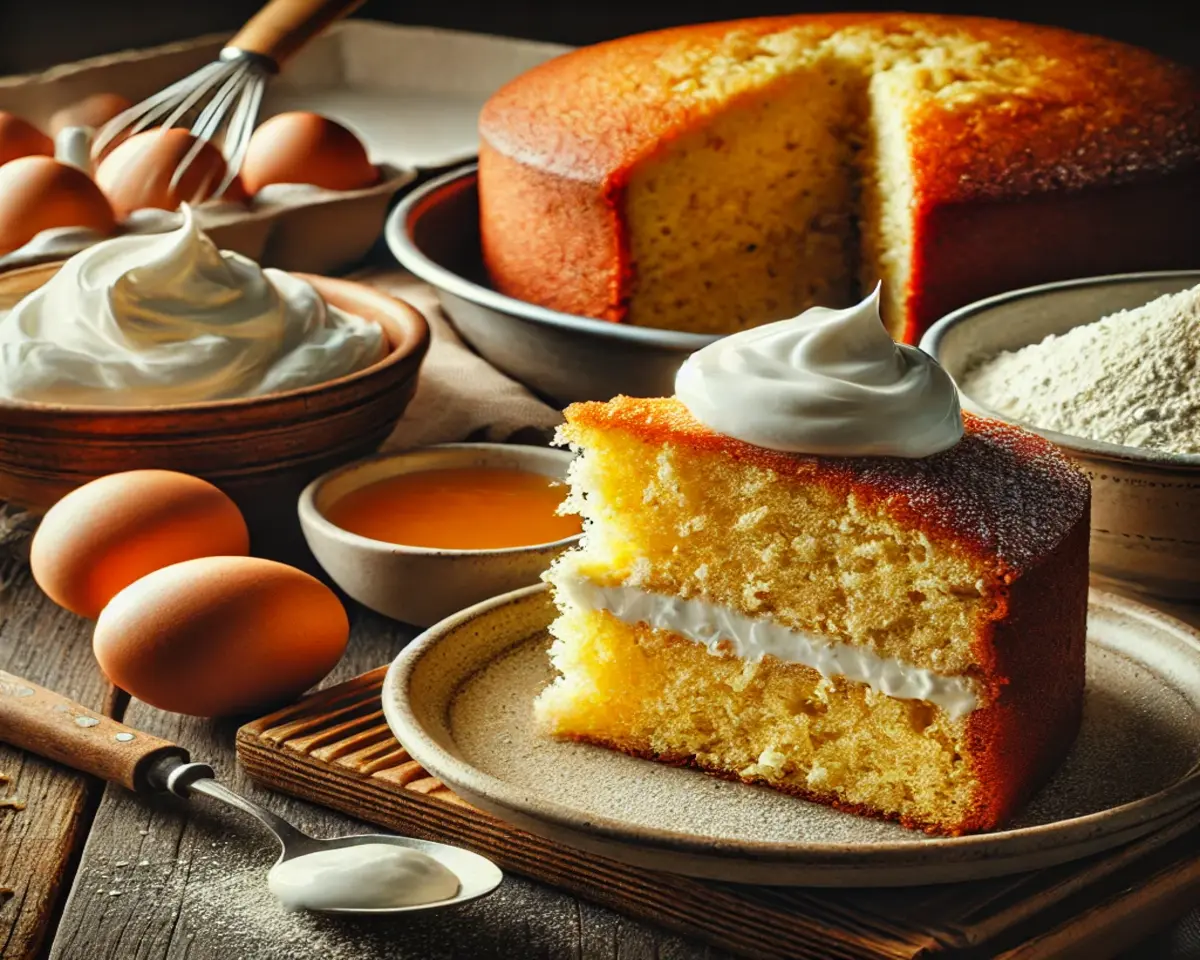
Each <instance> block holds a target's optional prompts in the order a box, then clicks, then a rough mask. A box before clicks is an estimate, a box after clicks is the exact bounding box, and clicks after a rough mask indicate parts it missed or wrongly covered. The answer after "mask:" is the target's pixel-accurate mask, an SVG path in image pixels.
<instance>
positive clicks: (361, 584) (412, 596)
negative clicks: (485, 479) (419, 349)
mask: <svg viewBox="0 0 1200 960" xmlns="http://www.w3.org/2000/svg"><path fill="white" fill-rule="evenodd" d="M571 456H572V455H571V454H570V453H569V452H568V451H566V450H554V449H551V448H549V447H526V446H517V445H515V444H506V443H447V444H443V445H441V446H434V447H425V448H423V449H420V450H412V451H408V452H405V453H397V454H390V455H383V456H378V457H372V458H370V459H367V460H362V461H360V462H358V463H352V464H349V465H348V466H345V467H342V468H340V469H338V470H334V471H332V472H330V473H327V474H325V475H324V476H323V477H318V478H317V479H316V480H314V481H313V482H312V483H310V484H309V485H308V486H307V487H306V488H305V490H304V492H303V493H302V494H301V495H300V505H299V509H300V527H301V529H302V530H303V531H304V537H305V539H306V540H307V541H308V546H309V549H310V550H311V551H312V552H313V555H314V556H315V557H316V558H317V562H318V563H320V564H321V566H322V567H323V568H324V570H325V572H326V573H328V574H329V576H330V577H332V578H333V581H334V582H335V583H336V584H337V585H338V586H339V587H341V588H342V589H343V590H344V591H345V592H346V593H347V594H349V595H350V596H351V597H353V598H354V599H355V600H357V601H358V602H359V603H361V604H363V605H364V606H366V607H370V608H371V609H372V610H375V611H376V612H378V613H382V614H383V615H384V616H388V617H392V618H393V619H395V620H401V621H403V622H405V623H411V624H415V625H416V626H420V627H428V626H430V625H432V624H434V623H437V622H438V621H439V620H442V619H444V618H445V617H448V616H449V615H450V614H452V613H456V612H457V611H459V610H462V609H463V608H465V607H469V606H471V605H472V604H475V603H479V602H480V601H482V600H487V599H489V598H491V597H494V596H497V595H499V594H502V593H507V592H508V591H510V590H515V589H517V588H518V587H527V586H529V585H530V584H534V583H537V582H538V579H539V578H540V577H541V575H542V573H543V572H544V571H545V569H546V568H547V567H548V566H549V565H550V562H551V561H552V560H554V558H555V557H557V556H558V555H559V554H560V553H562V552H563V551H564V550H566V549H567V548H568V547H570V546H572V545H574V544H575V543H577V542H578V541H579V535H578V534H577V535H575V536H573V537H567V538H566V539H564V540H556V541H554V542H553V543H540V544H534V545H532V546H525V547H508V548H505V549H498V550H440V549H434V548H432V547H409V546H402V545H398V544H394V543H384V542H382V541H379V540H371V539H369V538H368V537H360V536H358V535H357V534H354V533H350V532H349V531H348V530H343V529H342V528H341V527H339V526H337V525H336V524H334V523H331V522H330V521H329V520H328V519H326V517H325V511H326V510H328V509H329V507H330V506H331V505H332V504H333V503H335V502H336V501H338V500H339V499H341V498H342V497H344V496H346V494H348V493H350V492H351V491H352V490H357V489H359V488H360V487H364V486H366V485H367V484H370V483H374V482H376V481H378V480H383V479H385V478H387V477H394V476H399V475H400V474H405V473H418V472H420V471H423V470H445V469H454V468H459V469H461V468H466V467H475V468H479V467H482V468H485V469H486V468H491V469H509V470H527V471H530V472H532V473H540V474H542V475H543V476H547V477H554V478H555V479H558V480H562V479H565V478H566V474H567V465H568V464H569V463H570V462H571Z"/></svg>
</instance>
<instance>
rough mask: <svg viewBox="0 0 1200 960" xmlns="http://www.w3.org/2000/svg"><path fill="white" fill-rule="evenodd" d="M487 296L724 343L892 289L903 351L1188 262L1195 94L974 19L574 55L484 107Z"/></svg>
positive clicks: (1092, 54) (706, 39)
mask: <svg viewBox="0 0 1200 960" xmlns="http://www.w3.org/2000/svg"><path fill="white" fill-rule="evenodd" d="M480 132H481V139H482V144H481V150H480V169H479V191H480V208H481V230H482V240H483V252H484V258H485V262H486V265H487V268H488V270H489V272H490V275H491V278H492V281H493V283H494V284H495V286H496V287H497V289H499V290H501V291H502V292H504V293H507V294H509V295H511V296H514V297H517V298H520V299H523V300H526V301H529V302H532V303H537V304H540V305H543V306H548V307H551V308H554V309H558V310H562V311H565V312H568V313H574V314H579V315H584V316H591V317H598V318H603V319H608V320H614V321H624V322H630V323H634V324H641V325H648V326H660V327H669V328H674V329H686V330H696V331H704V332H729V331H733V330H736V329H740V328H742V327H746V326H752V325H755V324H758V323H763V322H768V321H772V320H778V319H782V318H784V317H788V316H793V315H795V314H797V313H799V312H800V311H801V310H803V309H805V308H807V307H809V306H811V305H813V304H820V305H824V306H830V307H841V306H846V305H849V304H850V303H852V302H854V301H855V300H856V299H857V297H858V295H859V293H860V291H861V290H862V289H863V288H864V287H867V288H869V287H870V286H871V285H873V284H874V283H875V281H876V280H879V279H882V280H883V281H884V293H885V298H886V299H885V303H884V319H885V321H886V322H887V323H888V325H889V327H890V329H891V330H892V332H893V335H894V336H896V337H897V338H899V339H904V340H907V341H909V342H913V341H915V340H916V339H918V338H919V336H920V334H921V333H922V332H923V331H924V330H925V329H926V328H927V327H928V326H929V325H930V324H931V323H932V322H933V321H935V320H936V319H938V318H939V317H940V316H941V315H943V314H944V313H946V312H947V311H949V310H950V309H953V308H955V307H957V306H960V305H962V304H964V303H967V302H970V301H972V300H975V299H978V298H980V297H983V296H987V295H990V294H993V293H997V292H1001V291H1003V290H1007V289H1012V288H1015V287H1020V286H1024V285H1029V284H1034V283H1039V282H1047V281H1052V280H1059V279H1064V278H1068V277H1072V276H1084V275H1095V274H1104V273H1111V272H1124V271H1133V270H1144V269H1166V268H1175V267H1190V266H1194V265H1195V263H1196V261H1197V260H1198V259H1200V221H1198V220H1197V219H1196V218H1194V217H1187V216H1183V215H1181V212H1182V211H1184V210H1189V209H1194V208H1195V207H1196V203H1197V201H1198V200H1200V81H1198V80H1197V77H1196V75H1195V73H1193V72H1191V71H1189V70H1187V69H1185V68H1183V67H1180V66H1178V65H1175V64H1172V63H1170V62H1168V61H1165V60H1163V59H1161V58H1158V57H1156V56H1155V55H1153V54H1151V53H1149V52H1147V51H1144V50H1140V49H1137V48H1135V47H1130V46H1127V45H1124V44H1120V43H1116V42H1112V41H1109V40H1104V39H1100V38H1096V37H1090V36H1084V35H1080V34H1075V33H1071V32H1068V31H1064V30H1061V29H1055V28H1049V27H1041V26H1034V25H1030V24H1021V23H1013V22H1007V21H1000V20H991V19H983V18H967V17H950V16H925V15H921V16H916V15H906V14H846V15H828V16H796V17H775V18H766V19H755V20H745V21H734V22H728V23H717V24H707V25H700V26H694V27H684V28H678V29H672V30H665V31H661V32H656V33H650V34H643V35H638V36H633V37H627V38H624V39H621V40H616V41H612V42H609V43H604V44H599V45H597V46H592V47H588V48H584V49H581V50H578V51H574V52H572V53H569V54H566V55H564V56H562V57H559V58H557V59H555V60H552V61H550V62H548V63H546V64H543V65H541V66H540V67H538V68H536V69H534V70H532V71H529V72H528V73H526V74H524V75H522V76H521V77H519V78H517V79H515V80H514V81H512V82H510V83H509V84H508V85H507V86H505V87H504V88H502V89H501V90H500V91H499V92H497V93H496V94H495V96H493V98H492V99H491V100H490V102H489V103H488V104H487V105H486V107H485V108H484V111H483V114H482V117H481V122H480Z"/></svg>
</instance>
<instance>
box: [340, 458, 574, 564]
mask: <svg viewBox="0 0 1200 960" xmlns="http://www.w3.org/2000/svg"><path fill="white" fill-rule="evenodd" d="M566 495H567V487H566V485H565V484H562V483H560V482H559V481H558V480H555V479H553V478H552V477H545V476H542V475H541V474H540V473H531V472H529V471H526V470H511V469H491V468H486V467H462V468H453V469H448V470H424V471H420V472H418V473H402V474H399V475H398V476H394V477H387V478H385V479H383V480H377V481H375V482H374V483H370V484H367V485H366V486H364V487H360V488H359V489H357V490H352V491H350V492H349V493H347V494H346V495H345V496H344V497H341V498H340V499H339V500H336V501H335V502H334V503H333V504H332V505H331V506H330V507H329V508H328V509H327V510H326V511H325V516H326V517H327V518H328V520H329V521H330V522H331V523H334V524H336V525H337V526H339V527H341V528H342V529H343V530H348V531H350V533H355V534H358V535H359V536H360V537H369V538H370V539H372V540H381V541H383V542H385V543H395V544H400V545H403V546H408V547H428V548H431V549H435V550H503V549H507V548H511V547H529V546H534V545H536V544H543V543H553V542H554V541H556V540H563V539H565V538H567V537H573V536H575V535H576V534H577V533H579V531H580V529H581V523H580V519H579V517H577V516H573V515H567V516H560V515H559V514H558V513H557V512H556V511H557V510H558V507H559V506H560V505H561V504H562V502H563V498H564V497H566Z"/></svg>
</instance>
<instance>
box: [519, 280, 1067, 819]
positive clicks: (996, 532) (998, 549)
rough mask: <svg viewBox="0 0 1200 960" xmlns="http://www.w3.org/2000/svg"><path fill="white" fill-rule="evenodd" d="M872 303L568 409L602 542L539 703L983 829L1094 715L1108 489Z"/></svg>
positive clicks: (704, 355) (804, 782)
mask: <svg viewBox="0 0 1200 960" xmlns="http://www.w3.org/2000/svg"><path fill="white" fill-rule="evenodd" d="M872 304H873V301H868V302H867V303H866V304H863V305H860V306H859V307H858V308H854V309H852V310H848V311H832V310H820V309H817V310H813V311H809V312H808V313H807V314H805V315H804V316H802V317H800V318H798V319H797V320H794V321H784V322H782V323H777V324H771V325H769V326H766V327H760V328H757V329H755V330H750V331H746V332H745V333H742V334H738V335H736V336H734V337H729V338H725V339H724V340H721V341H718V342H717V343H716V344H714V345H713V346H712V347H710V348H706V350H705V351H702V352H701V353H700V354H697V355H696V356H695V357H694V358H693V359H692V360H691V361H689V363H688V365H687V366H685V368H684V371H683V372H682V373H681V375H680V381H679V385H678V391H677V392H678V393H679V394H680V395H681V397H682V399H681V398H679V397H676V398H668V399H630V398H627V397H618V398H616V399H614V400H612V401H610V402H608V403H582V404H575V405H573V406H571V407H570V408H568V410H567V412H566V417H567V422H566V424H565V426H564V427H563V428H562V430H561V434H560V438H561V440H562V441H564V442H567V443H569V444H571V445H572V446H573V447H575V448H576V449H577V450H578V451H579V457H578V458H577V460H576V461H575V463H574V465H573V469H572V474H571V485H572V496H571V498H570V500H569V502H568V505H567V508H569V509H571V510H574V511H578V512H579V513H581V514H582V515H583V516H584V518H585V537H584V541H583V543H582V545H581V546H580V548H579V549H577V550H575V551H573V552H571V553H569V554H566V555H564V557H562V558H561V559H560V561H559V562H558V563H557V564H556V565H555V566H554V568H553V569H552V570H551V572H550V573H549V574H548V579H549V581H550V582H551V584H552V585H553V589H554V594H555V598H556V601H557V603H558V605H559V608H560V616H559V617H558V619H557V620H556V621H555V623H554V625H553V626H552V628H551V632H552V633H553V635H554V637H555V640H554V643H553V646H552V649H551V657H552V660H553V664H554V666H555V667H556V668H557V670H558V672H559V676H558V677H557V679H556V680H555V682H554V683H553V684H552V685H550V686H549V687H548V688H547V689H546V690H545V691H544V692H543V693H542V694H541V696H540V697H539V699H538V701H537V703H536V713H537V715H538V717H539V718H540V720H541V721H542V722H543V723H544V724H545V725H546V726H547V727H548V729H549V730H550V731H551V732H552V733H553V734H555V735H557V736H560V737H566V738H573V739H576V740H580V741H587V742H590V743H595V744H602V745H604V746H608V747H612V748H614V749H617V750H621V751H624V752H626V753H630V754H634V755H637V756H641V757H646V758H650V759H654V760H659V761H663V762H667V763H673V764H691V765H694V766H697V767H700V768H701V769H704V770H706V771H709V772H711V773H715V774H718V775H720V776H724V777H729V778H736V779H740V780H744V781H748V782H755V783H763V784H767V785H769V786H772V787H775V788H778V789H780V790H784V791H787V792H790V793H793V794H796V795H798V796H802V797H806V798H808V799H811V800H816V801H819V802H822V803H828V804H832V805H834V806H837V807H840V808H843V809H846V810H850V811H854V812H858V813H864V814H870V815H874V816H880V817H886V818H888V819H894V820H898V821H900V822H901V823H903V824H905V825H907V826H911V827H918V828H922V829H925V830H926V831H928V832H931V833H943V834H959V833H964V832H968V831H976V830H985V829H991V828H994V827H996V826H998V825H999V824H1001V823H1003V822H1004V821H1005V820H1006V819H1007V818H1008V817H1010V816H1011V814H1012V813H1013V812H1014V811H1015V810H1016V809H1017V807H1018V806H1019V805H1020V804H1021V803H1022V801H1023V800H1024V799H1025V798H1026V797H1027V796H1028V795H1029V794H1030V793H1031V792H1032V791H1033V790H1034V789H1035V788H1036V787H1037V786H1038V785H1039V784H1040V783H1041V782H1042V781H1043V780H1044V779H1045V778H1046V777H1047V775H1048V774H1049V773H1050V772H1051V771H1052V770H1053V769H1054V768H1055V766H1056V764H1057V763H1058V762H1059V761H1060V760H1061V759H1062V757H1063V755H1064V754H1065V752H1066V751H1067V749H1068V747H1069V746H1070V744H1071V743H1072V741H1073V739H1074V737H1075V734H1076V732H1077V730H1078V726H1079V721H1080V713H1081V707H1082V700H1083V683H1084V641H1085V621H1086V608H1087V546H1088V513H1089V488H1088V484H1087V481H1086V479H1085V478H1084V477H1083V476H1082V475H1081V474H1080V473H1079V472H1078V471H1077V470H1076V469H1075V468H1074V467H1072V466H1071V465H1070V464H1069V463H1068V461H1067V460H1066V458H1065V457H1064V456H1063V455H1062V454H1061V453H1059V452H1058V451H1057V449H1056V448H1055V447H1054V446H1053V445H1052V444H1050V443H1049V442H1047V441H1045V440H1043V439H1041V438H1039V437H1037V436H1035V435H1033V434H1031V433H1028V432H1025V431H1022V430H1019V429H1016V428H1013V427H1010V426H1006V425H1003V424H1000V423H997V422H994V421H990V420H984V419H980V418H977V417H973V416H971V415H961V414H960V413H959V410H958V403H957V395H956V393H955V392H954V387H953V384H952V383H951V382H950V380H949V378H948V377H947V376H946V375H945V374H944V373H943V372H942V371H941V370H940V368H937V367H936V365H934V364H933V362H932V360H930V359H929V358H928V357H925V355H923V354H920V353H919V351H917V350H915V348H911V347H900V348H898V347H896V346H895V345H893V344H892V342H891V340H890V338H888V337H887V335H886V333H884V331H883V327H882V326H881V325H880V323H879V320H878V314H877V313H876V312H875V310H874V308H873V306H872ZM685 401H686V402H685ZM713 424H716V426H717V427H718V428H719V429H715V428H714V426H713ZM733 434H740V435H741V436H742V437H749V438H750V440H747V439H743V438H740V437H739V436H735V435H733ZM767 444H770V446H768V445H767ZM796 447H810V448H814V449H817V450H818V451H819V453H817V454H809V453H801V452H797V451H796V450H795V449H794V448H796ZM789 448H792V449H789ZM839 450H840V451H844V452H845V455H835V454H834V451H839ZM860 451H867V452H868V453H869V454H870V455H861V454H860Z"/></svg>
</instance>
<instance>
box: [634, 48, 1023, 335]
mask: <svg viewBox="0 0 1200 960" xmlns="http://www.w3.org/2000/svg"><path fill="white" fill-rule="evenodd" d="M1043 60H1044V58H1040V57H1037V56H1031V55H1030V54H1029V53H1028V51H1017V50H1015V49H1009V48H1008V45H1007V44H1005V43H1003V42H1001V41H993V42H984V41H980V40H978V39H976V38H973V37H969V36H967V35H966V34H962V33H959V34H955V33H946V32H940V33H938V34H936V35H935V34H932V33H930V32H928V31H926V30H922V29H920V28H917V27H914V28H913V29H912V30H911V31H904V32H902V31H891V32H887V33H881V32H879V31H876V30H872V29H869V28H868V29H862V28H853V29H848V30H844V31H829V30H827V29H822V28H820V27H814V26H802V27H794V28H788V29H785V30H782V31H780V32H778V33H772V34H767V35H764V36H754V35H752V34H749V33H746V32H745V31H739V30H734V31H731V32H730V33H729V34H728V35H727V36H725V37H724V38H722V39H721V40H720V41H719V42H717V43H715V44H713V45H704V46H698V47H697V46H689V45H687V44H683V45H681V46H680V47H678V48H675V49H670V50H668V51H667V52H666V53H664V54H663V55H662V57H661V58H660V59H659V61H658V63H657V65H656V66H657V68H658V70H659V73H660V82H661V83H662V84H663V85H664V86H665V87H666V88H667V89H669V91H670V95H671V97H672V99H673V100H675V101H676V102H678V103H681V104H685V105H686V107H687V109H688V110H689V112H692V113H694V114H696V115H698V116H700V117H702V118H703V120H702V122H701V123H700V124H699V125H698V126H696V127H695V128H694V129H693V130H692V131H691V132H689V133H687V134H685V135H683V136H681V137H679V138H678V139H676V140H674V141H671V142H668V143H667V144H665V145H664V146H663V147H662V148H660V149H659V150H658V151H657V153H656V154H655V155H653V156H650V157H647V158H644V159H643V160H642V161H641V162H640V163H639V164H638V166H637V167H636V168H635V170H634V173H633V176H632V177H631V180H630V183H629V185H628V188H627V193H626V197H625V203H624V207H625V216H626V219H627V222H628V226H629V232H628V241H629V245H630V259H631V262H632V264H633V280H632V284H633V286H632V289H631V291H630V300H629V313H628V319H629V321H630V322H631V323H634V324H639V325H642V326H654V327H673V328H676V329H686V330H692V331H697V332H721V333H727V332H732V331H735V330H738V329H741V328H744V327H747V326H754V325H757V324H760V323H765V322H768V321H771V320H779V319H783V318H786V317H791V316H795V315H796V314H798V313H800V312H801V311H802V310H804V309H807V308H808V307H810V306H813V305H815V304H820V305H823V306H828V307H844V306H849V305H850V304H852V303H854V302H855V301H856V300H857V299H859V298H860V297H861V296H862V294H863V293H865V292H867V291H869V290H870V289H871V288H872V287H873V286H874V285H875V283H876V281H879V280H882V281H883V296H884V299H883V304H882V308H881V314H882V316H883V319H884V322H885V323H887V324H888V325H889V327H890V328H892V329H893V331H894V332H895V328H896V325H897V324H898V323H899V318H900V317H902V316H903V315H904V313H903V308H904V305H905V303H906V301H907V296H908V280H909V276H910V259H911V249H910V243H911V239H910V238H911V236H912V225H911V221H912V205H913V202H914V195H913V176H912V170H911V147H910V145H909V143H908V124H909V121H910V119H911V118H912V117H914V116H916V114H917V113H918V112H919V111H920V110H921V109H922V108H924V107H925V106H929V105H934V106H936V107H938V108H939V109H951V110H953V109H958V108H969V107H970V106H971V105H973V104H977V103H978V102H979V101H981V100H982V101H987V100H997V99H1003V98H1005V97H1009V98H1011V97H1013V96H1018V95H1019V93H1020V91H1021V89H1022V86H1023V84H1026V83H1028V82H1029V81H1030V78H1032V77H1035V76H1037V75H1038V72H1039V71H1040V70H1041V69H1043V68H1044V67H1045V63H1044V62H1043Z"/></svg>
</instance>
